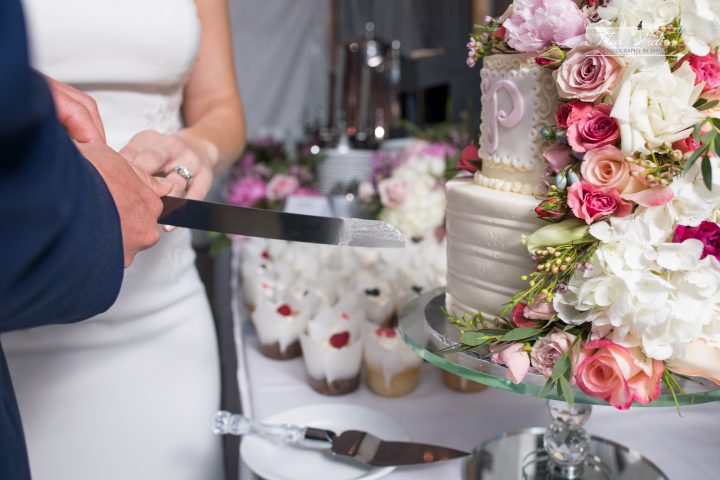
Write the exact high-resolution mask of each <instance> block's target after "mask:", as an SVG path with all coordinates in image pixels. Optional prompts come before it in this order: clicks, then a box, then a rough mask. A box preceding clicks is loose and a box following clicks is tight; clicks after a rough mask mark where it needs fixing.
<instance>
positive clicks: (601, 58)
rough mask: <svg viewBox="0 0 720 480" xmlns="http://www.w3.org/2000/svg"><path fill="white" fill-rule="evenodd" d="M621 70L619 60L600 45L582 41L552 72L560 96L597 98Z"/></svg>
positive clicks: (594, 100) (610, 84) (611, 83)
mask: <svg viewBox="0 0 720 480" xmlns="http://www.w3.org/2000/svg"><path fill="white" fill-rule="evenodd" d="M622 70H623V67H622V65H621V64H620V61H619V60H617V59H616V58H615V57H614V56H612V55H610V54H609V53H608V52H606V51H605V50H604V49H602V48H601V47H593V46H589V45H581V46H579V47H577V48H574V49H573V50H571V51H570V52H569V53H568V55H567V58H566V59H565V62H563V64H562V65H561V66H560V68H559V69H558V70H557V71H555V72H553V76H554V77H555V81H556V83H557V89H558V93H559V95H560V97H561V98H576V99H578V100H582V101H584V102H596V101H598V100H599V99H600V98H602V96H603V95H605V94H606V93H608V92H610V91H611V90H612V89H613V88H615V86H616V85H617V83H618V82H619V81H620V78H621V76H622Z"/></svg>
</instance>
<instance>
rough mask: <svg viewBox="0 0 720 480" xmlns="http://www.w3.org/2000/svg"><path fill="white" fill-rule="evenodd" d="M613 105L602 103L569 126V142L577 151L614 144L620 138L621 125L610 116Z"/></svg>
mask: <svg viewBox="0 0 720 480" xmlns="http://www.w3.org/2000/svg"><path fill="white" fill-rule="evenodd" d="M611 110H612V107H611V106H610V105H605V104H600V105H598V106H596V107H595V108H594V109H592V110H590V111H589V112H587V113H586V114H585V115H583V116H582V117H581V118H579V119H578V120H577V121H576V122H573V123H572V124H571V125H569V126H568V131H567V138H568V143H570V146H571V147H572V148H573V150H575V151H576V152H587V151H588V150H592V149H593V148H598V147H602V146H605V145H612V144H614V143H616V142H617V141H618V140H619V139H620V127H619V126H618V122H617V120H616V119H614V118H612V117H611V116H610V111H611Z"/></svg>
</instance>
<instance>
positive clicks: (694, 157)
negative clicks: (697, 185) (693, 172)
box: [683, 145, 709, 173]
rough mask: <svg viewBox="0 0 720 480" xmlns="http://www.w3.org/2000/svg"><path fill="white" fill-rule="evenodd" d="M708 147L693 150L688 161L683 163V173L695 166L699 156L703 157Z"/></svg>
mask: <svg viewBox="0 0 720 480" xmlns="http://www.w3.org/2000/svg"><path fill="white" fill-rule="evenodd" d="M708 147H709V146H708V145H703V146H702V147H700V148H698V149H697V150H695V151H694V152H693V153H692V155H690V158H688V161H687V162H685V167H684V168H683V173H687V172H688V170H690V168H692V166H693V165H694V164H695V162H696V161H697V159H698V158H700V155H704V154H705V152H707V150H708Z"/></svg>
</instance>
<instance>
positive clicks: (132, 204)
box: [78, 143, 172, 267]
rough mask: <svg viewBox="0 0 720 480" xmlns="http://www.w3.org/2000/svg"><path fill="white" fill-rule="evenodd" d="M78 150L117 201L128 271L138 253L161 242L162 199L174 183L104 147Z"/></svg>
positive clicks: (96, 145)
mask: <svg viewBox="0 0 720 480" xmlns="http://www.w3.org/2000/svg"><path fill="white" fill-rule="evenodd" d="M78 148H79V149H80V153H82V155H83V156H84V157H85V158H87V159H88V160H89V161H90V162H91V163H92V164H93V165H94V166H95V168H96V169H97V170H98V172H100V175H101V176H102V177H103V179H104V180H105V183H106V184H107V186H108V189H109V190H110V193H111V194H112V196H113V199H114V200H115V205H116V207H117V210H118V213H119V214H120V226H121V229H122V236H123V248H124V255H125V267H128V266H130V264H131V263H132V261H133V258H134V257H135V254H136V253H138V252H139V251H141V250H145V249H146V248H150V247H152V246H153V245H155V244H156V243H157V242H158V240H159V239H160V234H159V232H158V226H157V219H158V216H160V213H161V212H162V202H161V201H160V197H161V196H163V195H167V194H168V193H169V192H170V190H171V189H172V183H170V182H169V181H168V180H165V179H164V178H157V177H152V176H150V175H148V174H147V173H145V172H144V171H142V170H141V169H139V168H135V167H133V166H131V165H130V164H129V163H128V162H127V161H126V160H125V159H124V158H123V157H121V156H120V155H119V154H117V153H116V152H115V151H113V150H112V149H111V148H110V147H108V146H106V145H104V144H102V143H85V144H82V143H81V144H78Z"/></svg>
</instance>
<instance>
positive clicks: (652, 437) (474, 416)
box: [238, 328, 720, 480]
mask: <svg viewBox="0 0 720 480" xmlns="http://www.w3.org/2000/svg"><path fill="white" fill-rule="evenodd" d="M243 330H244V331H248V330H249V329H247V328H245V329H243ZM239 337H240V338H238V340H239V341H240V345H241V348H240V349H239V350H240V352H239V353H240V356H241V358H240V364H241V372H240V378H241V382H242V385H241V389H243V390H244V394H245V395H244V397H245V398H244V401H245V402H246V405H247V402H250V409H249V413H250V414H251V415H252V416H253V417H254V418H257V419H262V418H265V417H268V416H270V415H274V414H276V413H278V412H282V411H283V410H287V409H290V408H294V407H299V406H303V405H310V404H315V403H332V402H337V403H352V404H358V405H364V406H367V407H370V408H374V409H377V410H380V411H383V412H385V413H387V414H389V415H391V416H392V417H394V418H396V419H397V420H398V421H399V422H400V423H401V424H402V425H403V426H404V427H405V429H406V430H407V432H408V434H409V435H410V438H411V439H412V440H413V441H419V442H429V443H437V444H443V445H447V446H450V447H456V448H459V449H465V450H470V449H472V448H473V447H475V446H477V445H478V444H479V443H481V442H482V441H483V440H485V439H487V438H490V437H493V436H495V435H496V434H499V433H502V432H506V431H513V430H519V429H523V428H526V427H531V426H544V425H547V423H548V421H549V420H548V417H547V414H546V410H545V403H544V402H543V401H541V400H538V399H536V398H533V397H529V396H525V395H519V394H514V393H510V392H506V391H502V390H496V389H487V390H485V391H483V392H480V393H473V394H461V393H457V392H454V391H452V390H450V389H448V388H447V387H445V386H444V384H443V382H442V379H441V375H440V372H439V370H437V369H436V368H435V367H434V366H432V365H429V364H425V365H423V370H422V372H421V377H420V384H419V386H418V388H417V390H415V392H413V393H412V394H411V395H409V396H406V397H400V398H383V397H378V396H376V395H374V394H372V393H371V392H370V391H369V390H368V389H367V387H366V386H365V385H361V386H360V389H359V390H358V391H356V392H354V393H351V394H349V395H345V396H342V397H327V396H323V395H320V394H318V393H316V392H315V391H313V390H312V389H311V388H310V387H309V386H308V385H307V383H306V381H305V370H304V364H303V361H302V359H300V358H298V359H295V360H290V361H275V360H270V359H267V358H265V357H263V356H262V355H261V354H260V353H259V351H258V350H257V347H256V339H255V337H254V336H251V334H248V335H242V336H239ZM587 428H588V431H589V432H590V433H591V434H593V435H597V436H601V437H605V438H608V439H611V440H615V441H617V442H619V443H621V444H624V445H626V446H627V447H629V448H632V449H635V450H638V451H640V452H641V453H643V454H644V455H645V456H646V457H647V458H649V459H650V460H652V461H653V462H655V463H656V464H657V465H658V466H659V467H660V468H661V469H662V470H663V471H665V473H666V474H667V475H668V476H669V477H670V478H671V479H673V480H675V479H677V480H689V479H692V480H695V479H698V480H700V479H716V478H720V432H719V431H718V430H719V428H720V405H717V404H708V405H698V406H694V407H684V408H683V409H682V417H680V416H678V414H677V411H676V410H675V409H673V408H661V409H643V408H634V407H633V408H631V409H630V410H629V411H626V412H620V411H617V410H615V409H614V408H611V407H595V408H594V409H593V414H592V417H591V419H590V421H589V422H588V425H587ZM461 466H462V461H457V460H456V461H452V462H445V463H439V464H435V465H430V466H422V467H415V468H411V467H404V468H400V469H398V470H396V471H395V472H393V473H392V474H390V475H389V476H388V477H386V478H388V479H389V480H425V479H428V480H429V479H433V480H437V479H443V480H445V479H447V480H450V479H460V478H462V476H461ZM245 475H247V473H246V474H245ZM241 477H242V480H248V478H249V477H248V476H242V475H241Z"/></svg>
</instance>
